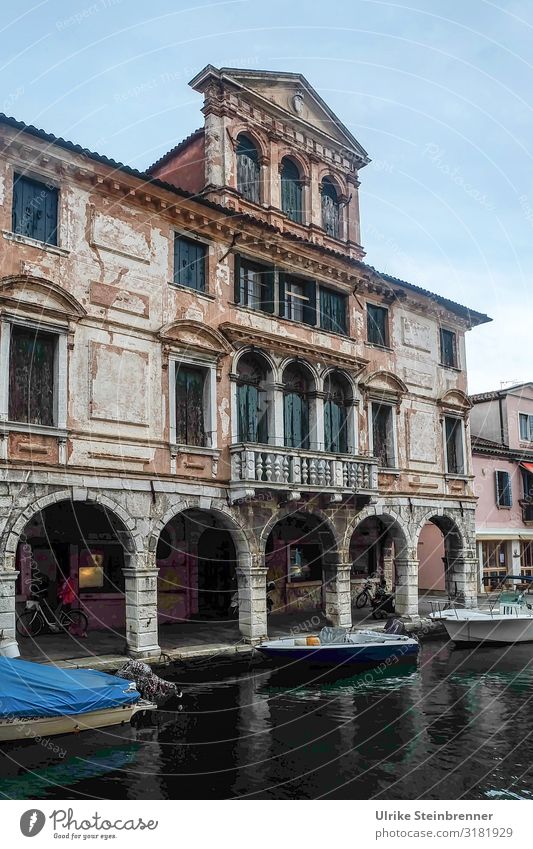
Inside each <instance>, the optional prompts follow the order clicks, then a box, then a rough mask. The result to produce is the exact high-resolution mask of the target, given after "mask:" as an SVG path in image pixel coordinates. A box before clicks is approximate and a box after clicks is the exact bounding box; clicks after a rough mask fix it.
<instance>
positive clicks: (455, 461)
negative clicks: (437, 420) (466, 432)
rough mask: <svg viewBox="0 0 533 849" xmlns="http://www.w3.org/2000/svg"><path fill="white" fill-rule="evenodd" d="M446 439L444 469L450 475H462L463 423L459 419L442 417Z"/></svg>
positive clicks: (463, 465) (463, 467) (463, 469)
mask: <svg viewBox="0 0 533 849" xmlns="http://www.w3.org/2000/svg"><path fill="white" fill-rule="evenodd" d="M444 434H445V439H446V471H447V472H448V474H451V475H463V474H464V471H465V464H464V454H463V423H462V421H461V419H455V418H452V417H451V416H446V418H445V419H444Z"/></svg>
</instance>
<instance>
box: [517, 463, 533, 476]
mask: <svg viewBox="0 0 533 849" xmlns="http://www.w3.org/2000/svg"><path fill="white" fill-rule="evenodd" d="M520 465H521V466H522V468H523V469H525V470H526V472H529V473H530V474H532V475H533V463H520Z"/></svg>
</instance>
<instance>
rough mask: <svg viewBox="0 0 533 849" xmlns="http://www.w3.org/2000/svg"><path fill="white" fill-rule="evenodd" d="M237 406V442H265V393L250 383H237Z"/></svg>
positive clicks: (266, 439)
mask: <svg viewBox="0 0 533 849" xmlns="http://www.w3.org/2000/svg"><path fill="white" fill-rule="evenodd" d="M237 406H238V410H237V412H238V418H239V421H238V430H239V442H260V443H267V442H268V436H267V416H266V406H265V393H264V392H263V391H262V390H261V389H260V387H259V386H254V385H253V384H251V383H241V384H238V386H237Z"/></svg>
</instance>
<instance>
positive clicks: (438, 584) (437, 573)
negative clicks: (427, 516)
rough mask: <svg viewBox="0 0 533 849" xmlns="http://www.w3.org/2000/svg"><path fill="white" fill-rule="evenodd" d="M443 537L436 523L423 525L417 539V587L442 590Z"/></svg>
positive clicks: (444, 587) (443, 587)
mask: <svg viewBox="0 0 533 849" xmlns="http://www.w3.org/2000/svg"><path fill="white" fill-rule="evenodd" d="M443 557H444V537H443V536H442V533H441V532H440V530H439V529H438V528H437V526H436V525H433V524H431V523H429V524H427V525H424V527H423V528H422V531H421V533H420V538H419V540H418V559H419V566H418V588H419V589H420V590H433V591H438V590H444V589H446V586H445V580H444V563H443V561H442V558H443Z"/></svg>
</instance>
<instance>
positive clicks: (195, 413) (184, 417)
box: [176, 365, 206, 446]
mask: <svg viewBox="0 0 533 849" xmlns="http://www.w3.org/2000/svg"><path fill="white" fill-rule="evenodd" d="M205 376H206V375H205V372H204V371H202V369H196V368H193V367H191V366H180V365H176V442H177V443H179V444H181V445H199V446H202V445H206V433H205V429H204V384H205Z"/></svg>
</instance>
